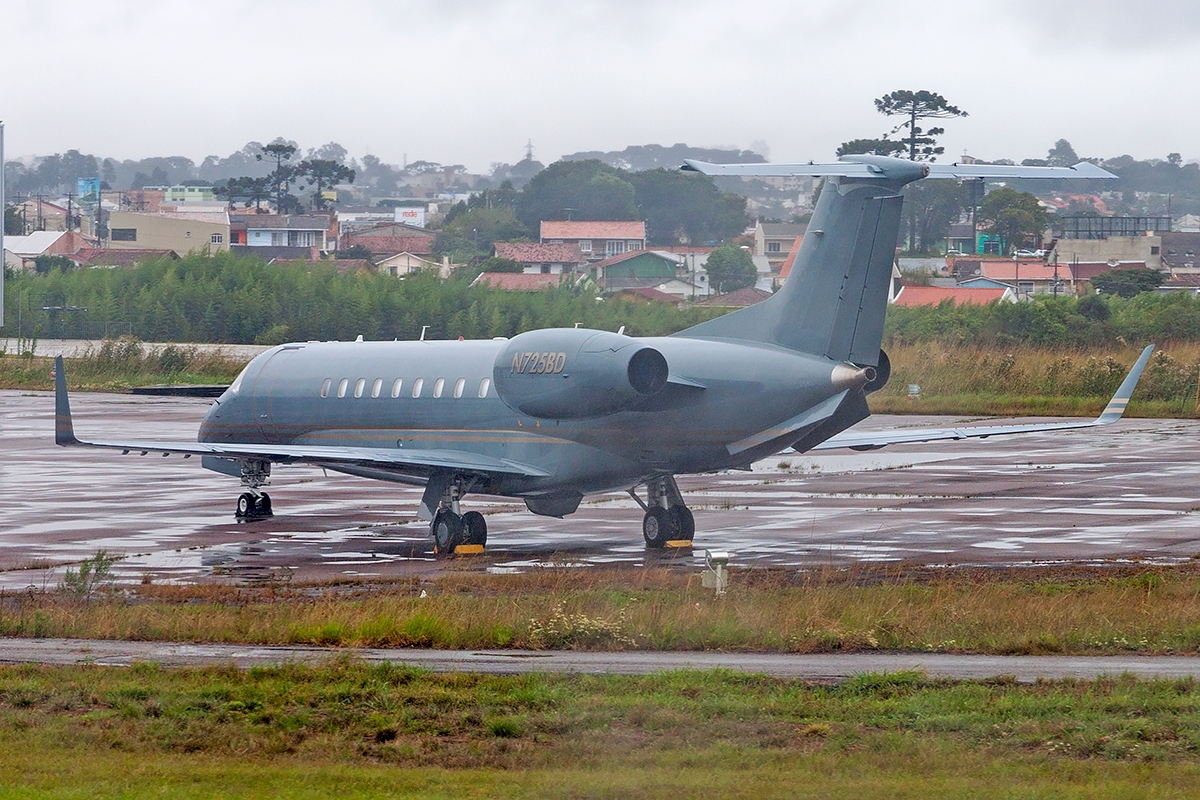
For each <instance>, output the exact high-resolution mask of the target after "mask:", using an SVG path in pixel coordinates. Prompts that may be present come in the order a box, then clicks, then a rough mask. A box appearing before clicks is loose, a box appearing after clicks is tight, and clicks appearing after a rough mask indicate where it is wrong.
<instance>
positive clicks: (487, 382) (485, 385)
mask: <svg viewBox="0 0 1200 800" xmlns="http://www.w3.org/2000/svg"><path fill="white" fill-rule="evenodd" d="M491 388H492V379H491V378H484V379H483V380H481V381H480V382H479V396H480V397H487V394H488V389H491Z"/></svg>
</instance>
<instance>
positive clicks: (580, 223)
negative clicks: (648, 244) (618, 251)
mask: <svg viewBox="0 0 1200 800" xmlns="http://www.w3.org/2000/svg"><path fill="white" fill-rule="evenodd" d="M541 234H542V235H541V238H542V239H645V238H646V223H644V222H642V221H641V220H633V221H625V220H595V221H588V220H565V221H563V220H543V221H542V226H541Z"/></svg>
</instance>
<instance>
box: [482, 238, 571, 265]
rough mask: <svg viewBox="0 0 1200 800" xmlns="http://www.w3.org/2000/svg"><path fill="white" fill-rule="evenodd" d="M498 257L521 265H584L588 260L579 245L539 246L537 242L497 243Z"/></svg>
mask: <svg viewBox="0 0 1200 800" xmlns="http://www.w3.org/2000/svg"><path fill="white" fill-rule="evenodd" d="M496 257H497V258H509V259H512V260H513V261H517V262H519V263H521V264H584V263H586V262H587V259H586V258H584V257H583V252H582V251H581V250H580V249H579V245H577V244H574V243H568V244H539V243H537V242H496Z"/></svg>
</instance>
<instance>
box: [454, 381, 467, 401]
mask: <svg viewBox="0 0 1200 800" xmlns="http://www.w3.org/2000/svg"><path fill="white" fill-rule="evenodd" d="M466 386H467V379H466V378H459V379H458V380H456V381H455V382H454V396H455V397H462V393H463V389H465V388H466Z"/></svg>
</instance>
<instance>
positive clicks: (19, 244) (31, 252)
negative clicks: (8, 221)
mask: <svg viewBox="0 0 1200 800" xmlns="http://www.w3.org/2000/svg"><path fill="white" fill-rule="evenodd" d="M66 234H67V232H66V231H34V232H33V233H31V234H29V235H27V236H5V237H4V249H5V250H7V251H8V252H10V253H12V254H13V255H17V256H40V255H41V254H42V253H44V252H46V249H47V248H48V247H50V245H52V244H54V243H55V242H57V241H58V240H59V239H60V238H61V237H63V236H66Z"/></svg>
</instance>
